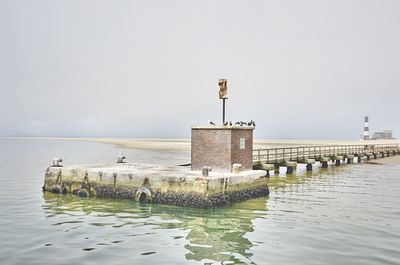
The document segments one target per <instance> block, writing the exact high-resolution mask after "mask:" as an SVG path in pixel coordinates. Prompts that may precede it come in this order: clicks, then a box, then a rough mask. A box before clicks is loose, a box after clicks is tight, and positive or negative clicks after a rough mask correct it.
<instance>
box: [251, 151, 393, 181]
mask: <svg viewBox="0 0 400 265" xmlns="http://www.w3.org/2000/svg"><path fill="white" fill-rule="evenodd" d="M399 154H400V145H399V144H359V145H312V146H294V147H278V148H266V149H255V150H253V165H254V166H253V167H254V169H263V170H266V171H267V172H268V175H269V170H275V172H279V167H281V166H283V167H286V168H287V171H286V173H287V174H291V173H293V171H294V170H295V169H296V167H297V164H306V165H307V167H306V168H307V170H308V171H311V170H312V167H313V164H315V163H316V162H319V163H320V164H321V167H322V168H327V167H328V165H329V164H328V163H329V161H332V162H334V163H335V165H336V166H340V164H341V163H342V162H344V163H348V164H350V163H354V161H355V160H356V162H357V163H361V161H362V159H366V160H370V159H377V158H383V157H387V156H393V155H399Z"/></svg>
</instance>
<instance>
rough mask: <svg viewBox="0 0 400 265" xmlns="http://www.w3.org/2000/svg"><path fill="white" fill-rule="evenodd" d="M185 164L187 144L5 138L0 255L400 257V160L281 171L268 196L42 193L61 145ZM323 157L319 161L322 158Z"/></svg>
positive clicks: (343, 260)
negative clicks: (162, 146)
mask: <svg viewBox="0 0 400 265" xmlns="http://www.w3.org/2000/svg"><path fill="white" fill-rule="evenodd" d="M121 151H122V152H124V153H125V154H126V156H127V158H128V161H132V162H138V163H160V164H173V165H178V164H184V163H188V162H189V160H190V154H189V153H188V152H168V151H157V150H123V149H120V148H117V147H114V146H111V145H105V144H98V143H86V142H68V141H51V140H5V139H1V140H0V238H1V240H0V264H400V193H399V188H400V166H380V165H368V164H361V165H357V164H354V165H344V166H341V167H330V168H329V169H328V170H323V171H322V170H319V169H316V170H315V171H314V172H313V173H312V174H308V173H306V172H305V170H304V168H302V167H300V168H299V169H298V172H297V174H296V175H295V176H289V177H287V176H285V175H280V176H272V177H271V178H270V180H269V186H270V191H271V193H270V196H269V197H268V198H258V199H252V200H248V201H245V202H242V203H236V204H233V205H231V206H227V207H224V208H215V209H208V210H204V209H192V208H185V207H173V206H165V205H151V204H139V203H135V202H131V201H129V200H113V199H94V198H91V199H82V198H77V197H75V196H72V195H55V194H50V193H43V192H42V191H41V187H42V184H43V174H44V170H45V169H46V167H47V166H48V165H49V164H50V162H51V160H52V158H53V157H55V156H61V157H62V158H63V159H64V161H65V162H64V163H65V164H85V163H106V162H110V161H113V160H115V158H116V156H117V155H118V153H119V152H121ZM316 168H317V167H316Z"/></svg>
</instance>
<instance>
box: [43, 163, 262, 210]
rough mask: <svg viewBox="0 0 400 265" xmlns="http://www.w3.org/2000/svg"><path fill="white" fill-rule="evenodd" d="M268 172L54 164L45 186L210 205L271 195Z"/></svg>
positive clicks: (84, 193)
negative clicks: (206, 171)
mask: <svg viewBox="0 0 400 265" xmlns="http://www.w3.org/2000/svg"><path fill="white" fill-rule="evenodd" d="M265 176H266V171H264V170H245V171H240V172H238V173H230V172H213V171H210V172H209V175H208V176H203V175H202V172H201V171H192V170H190V168H189V167H180V166H160V165H143V164H133V163H113V164H106V165H77V166H65V167H58V166H51V167H49V168H48V169H47V170H46V173H45V178H44V186H43V190H45V191H50V192H54V193H72V194H76V195H78V196H81V197H95V196H97V197H106V198H122V199H131V200H135V201H147V202H152V203H161V204H170V205H179V206H190V207H198V208H209V207H213V206H219V205H225V204H229V203H232V202H236V201H243V200H246V199H249V198H251V197H260V196H266V195H268V194H269V190H268V186H267V178H265Z"/></svg>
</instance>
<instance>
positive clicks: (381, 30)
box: [0, 0, 400, 139]
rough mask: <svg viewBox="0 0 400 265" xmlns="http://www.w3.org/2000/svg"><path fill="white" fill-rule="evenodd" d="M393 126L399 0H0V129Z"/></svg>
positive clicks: (288, 130) (351, 135)
mask: <svg viewBox="0 0 400 265" xmlns="http://www.w3.org/2000/svg"><path fill="white" fill-rule="evenodd" d="M219 78H227V79H228V96H229V99H228V101H227V118H228V119H229V120H250V119H253V120H255V121H256V123H257V129H256V131H255V136H256V137H257V138H275V139H285V138H292V139H357V138H359V137H360V134H361V133H362V129H363V116H364V115H365V114H368V115H369V116H370V125H371V130H372V131H377V130H383V129H393V130H394V131H395V135H396V136H400V125H399V111H400V104H399V99H400V1H396V0H393V1H387V0H376V1H366V0H359V1H351V0H344V1H321V0H315V1H299V0H293V1H282V0H279V1H232V0H229V1H215V0H212V1H206V0H201V1H187V0H185V1H183V0H182V1H171V0H168V1H151V0H150V1H147V0H146V1H100V0H93V1H84V0H79V1H72V0H68V1H67V0H65V1H54V0H46V1H40V0H35V1H29V0H27V1H19V0H0V136H1V135H2V136H85V137H87V136H96V137H98V136H103V137H185V138H188V137H190V126H191V125H197V124H205V123H207V120H213V121H216V122H218V121H220V120H221V101H220V100H219V99H218V84H217V83H218V79H219Z"/></svg>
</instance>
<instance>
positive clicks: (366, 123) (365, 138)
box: [363, 116, 369, 140]
mask: <svg viewBox="0 0 400 265" xmlns="http://www.w3.org/2000/svg"><path fill="white" fill-rule="evenodd" d="M363 140H369V124H368V116H365V117H364V135H363Z"/></svg>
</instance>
